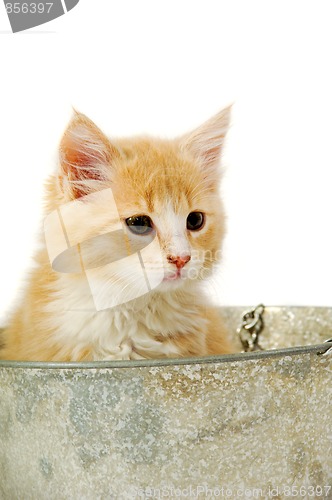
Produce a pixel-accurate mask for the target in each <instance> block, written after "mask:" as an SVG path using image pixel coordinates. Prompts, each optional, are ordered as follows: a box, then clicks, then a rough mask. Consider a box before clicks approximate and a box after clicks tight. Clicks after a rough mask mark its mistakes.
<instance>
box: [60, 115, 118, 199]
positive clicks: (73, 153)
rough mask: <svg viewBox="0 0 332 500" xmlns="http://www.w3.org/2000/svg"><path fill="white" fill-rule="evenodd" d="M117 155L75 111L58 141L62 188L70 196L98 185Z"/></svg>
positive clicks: (75, 196) (93, 126)
mask: <svg viewBox="0 0 332 500" xmlns="http://www.w3.org/2000/svg"><path fill="white" fill-rule="evenodd" d="M118 155H119V152H118V151H117V149H116V148H115V147H114V146H113V145H112V144H111V143H110V141H109V140H108V139H107V137H106V136H105V135H104V134H103V132H102V131H101V130H100V129H99V128H98V127H97V126H96V125H95V124H94V123H93V122H92V121H91V120H90V119H89V118H87V117H86V116H85V115H83V114H81V113H77V112H76V111H75V112H74V116H73V117H72V120H71V122H70V123H69V125H68V127H67V130H66V131H65V133H64V135H63V137H62V140H61V143H60V176H59V177H60V184H61V189H62V191H63V192H64V193H65V194H66V195H67V196H68V197H69V198H70V199H74V198H80V197H81V196H84V195H86V194H89V193H91V192H92V191H96V190H98V189H102V187H103V186H104V185H105V184H104V183H105V181H106V180H108V179H109V177H110V164H111V162H112V161H113V160H114V158H115V157H117V156H118Z"/></svg>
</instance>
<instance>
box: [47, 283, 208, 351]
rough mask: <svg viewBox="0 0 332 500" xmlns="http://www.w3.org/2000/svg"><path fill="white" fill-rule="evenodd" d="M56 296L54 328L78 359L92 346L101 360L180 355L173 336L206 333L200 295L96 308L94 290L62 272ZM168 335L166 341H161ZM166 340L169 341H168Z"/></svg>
mask: <svg viewBox="0 0 332 500" xmlns="http://www.w3.org/2000/svg"><path fill="white" fill-rule="evenodd" d="M60 281H61V283H59V287H58V290H59V291H57V292H55V293H54V294H53V300H52V301H51V302H50V303H49V304H48V305H47V307H46V311H47V320H46V321H47V323H48V325H47V326H48V327H50V328H51V329H52V331H53V332H54V334H53V335H54V336H55V339H54V340H56V341H57V342H58V343H60V344H61V345H65V346H66V347H67V348H68V347H69V348H70V351H71V356H72V359H73V360H75V358H76V359H78V358H79V354H80V352H81V351H82V350H83V349H86V348H91V349H92V351H93V357H94V359H95V360H102V359H104V360H115V359H140V358H145V357H146V358H156V357H167V356H168V357H172V356H174V357H176V356H177V355H178V354H179V351H178V349H177V347H176V346H175V345H174V344H173V343H172V342H170V341H169V338H170V337H171V335H172V334H173V335H174V334H178V333H182V334H189V333H193V332H203V331H205V329H206V320H205V319H204V318H202V317H201V316H200V311H199V304H198V303H197V298H196V294H194V293H193V292H192V291H189V290H188V291H187V292H186V293H184V292H183V290H182V291H181V293H177V292H173V293H163V294H159V293H151V294H148V295H146V296H144V297H140V299H137V300H136V301H133V302H130V303H126V304H122V305H121V306H117V307H115V308H112V309H106V310H104V311H98V312H97V311H95V310H94V308H93V304H92V302H91V295H90V294H89V291H88V290H87V289H86V288H85V287H84V286H81V283H79V282H76V283H75V282H72V281H71V280H70V279H68V277H66V276H62V277H61V279H60ZM161 338H163V341H161V340H160V339H161ZM164 339H165V340H164Z"/></svg>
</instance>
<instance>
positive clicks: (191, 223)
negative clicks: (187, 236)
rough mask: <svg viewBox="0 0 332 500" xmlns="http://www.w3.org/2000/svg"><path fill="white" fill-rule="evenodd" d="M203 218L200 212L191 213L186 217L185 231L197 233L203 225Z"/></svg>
mask: <svg viewBox="0 0 332 500" xmlns="http://www.w3.org/2000/svg"><path fill="white" fill-rule="evenodd" d="M204 222H205V217H204V214H203V213H202V212H191V213H190V214H189V215H188V217H187V229H189V231H198V229H201V228H202V227H203V225H204Z"/></svg>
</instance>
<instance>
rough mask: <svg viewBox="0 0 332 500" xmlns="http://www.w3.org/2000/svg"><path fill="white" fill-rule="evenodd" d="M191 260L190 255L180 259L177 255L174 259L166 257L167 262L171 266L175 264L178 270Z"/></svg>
mask: <svg viewBox="0 0 332 500" xmlns="http://www.w3.org/2000/svg"><path fill="white" fill-rule="evenodd" d="M190 259H191V257H190V255H184V256H182V257H180V256H179V255H177V256H176V257H175V256H174V255H167V260H168V262H170V263H171V264H175V265H176V267H177V268H178V269H182V268H183V266H185V265H186V264H187V262H189V261H190Z"/></svg>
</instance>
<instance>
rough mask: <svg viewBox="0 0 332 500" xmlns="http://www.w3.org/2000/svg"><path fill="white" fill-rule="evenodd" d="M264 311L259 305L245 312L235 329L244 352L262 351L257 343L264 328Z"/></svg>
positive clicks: (263, 307)
mask: <svg viewBox="0 0 332 500" xmlns="http://www.w3.org/2000/svg"><path fill="white" fill-rule="evenodd" d="M264 310H265V306H264V305H263V304H259V305H258V306H256V307H254V308H253V309H250V310H249V311H247V312H245V313H244V314H243V316H242V323H241V326H240V327H239V328H238V329H237V333H238V335H239V338H240V341H241V344H242V346H243V349H244V351H245V352H252V351H258V350H260V351H262V350H263V348H262V347H261V346H260V345H259V343H258V337H259V334H260V333H261V332H262V330H263V328H264V321H263V313H264Z"/></svg>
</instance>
